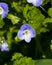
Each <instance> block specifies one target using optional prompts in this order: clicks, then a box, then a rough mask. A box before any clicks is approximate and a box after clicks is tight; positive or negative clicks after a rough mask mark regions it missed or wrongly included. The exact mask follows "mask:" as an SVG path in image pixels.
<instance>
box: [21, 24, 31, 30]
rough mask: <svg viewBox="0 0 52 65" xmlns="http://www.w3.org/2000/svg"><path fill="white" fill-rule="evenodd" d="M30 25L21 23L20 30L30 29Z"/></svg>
mask: <svg viewBox="0 0 52 65" xmlns="http://www.w3.org/2000/svg"><path fill="white" fill-rule="evenodd" d="M30 29H31V27H30V26H29V24H23V25H22V26H21V28H20V30H22V31H24V30H30Z"/></svg>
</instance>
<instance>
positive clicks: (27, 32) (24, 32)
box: [17, 24, 36, 43]
mask: <svg viewBox="0 0 52 65" xmlns="http://www.w3.org/2000/svg"><path fill="white" fill-rule="evenodd" d="M17 36H18V38H19V39H20V40H25V41H26V42H27V43H29V42H30V41H31V38H33V37H35V36H36V32H35V30H34V29H33V28H32V27H31V26H29V25H28V24H24V25H22V26H21V28H20V30H19V31H18V33H17Z"/></svg>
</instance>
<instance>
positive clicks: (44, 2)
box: [42, 0, 50, 6]
mask: <svg viewBox="0 0 52 65" xmlns="http://www.w3.org/2000/svg"><path fill="white" fill-rule="evenodd" d="M48 2H50V0H43V4H42V6H44V5H45V4H47V3H48Z"/></svg>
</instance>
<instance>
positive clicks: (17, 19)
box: [8, 14, 20, 25]
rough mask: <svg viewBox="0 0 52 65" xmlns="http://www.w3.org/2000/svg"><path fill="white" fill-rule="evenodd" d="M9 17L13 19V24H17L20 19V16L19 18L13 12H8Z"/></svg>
mask: <svg viewBox="0 0 52 65" xmlns="http://www.w3.org/2000/svg"><path fill="white" fill-rule="evenodd" d="M8 19H10V20H11V22H12V24H13V25H14V24H17V23H18V22H19V21H20V18H18V17H17V16H15V15H13V14H8Z"/></svg>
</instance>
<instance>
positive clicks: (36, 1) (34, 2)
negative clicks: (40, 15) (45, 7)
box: [27, 0, 43, 7]
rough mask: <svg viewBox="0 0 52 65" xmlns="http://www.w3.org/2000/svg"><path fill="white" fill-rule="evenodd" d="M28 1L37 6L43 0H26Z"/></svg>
mask: <svg viewBox="0 0 52 65" xmlns="http://www.w3.org/2000/svg"><path fill="white" fill-rule="evenodd" d="M27 2H28V3H32V4H33V5H34V6H36V7H39V6H40V5H41V4H42V2H43V0H27Z"/></svg>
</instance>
